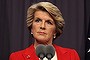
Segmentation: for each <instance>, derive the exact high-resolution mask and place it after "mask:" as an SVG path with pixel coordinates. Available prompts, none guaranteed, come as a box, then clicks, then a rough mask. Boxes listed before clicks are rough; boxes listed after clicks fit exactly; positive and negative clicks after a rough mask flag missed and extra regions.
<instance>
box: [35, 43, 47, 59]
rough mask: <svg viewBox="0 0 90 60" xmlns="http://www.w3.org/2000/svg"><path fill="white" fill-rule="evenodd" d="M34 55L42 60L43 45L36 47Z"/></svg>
mask: <svg viewBox="0 0 90 60" xmlns="http://www.w3.org/2000/svg"><path fill="white" fill-rule="evenodd" d="M36 55H37V56H38V57H39V58H40V59H41V60H43V58H44V57H45V45H43V44H39V45H37V47H36Z"/></svg>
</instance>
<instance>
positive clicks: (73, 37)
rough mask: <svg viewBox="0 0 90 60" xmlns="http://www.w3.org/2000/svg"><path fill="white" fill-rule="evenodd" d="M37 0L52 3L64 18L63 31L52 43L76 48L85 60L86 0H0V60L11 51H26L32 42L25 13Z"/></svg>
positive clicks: (86, 35)
mask: <svg viewBox="0 0 90 60" xmlns="http://www.w3.org/2000/svg"><path fill="white" fill-rule="evenodd" d="M39 1H49V2H52V3H53V4H55V5H56V6H57V7H58V8H59V9H60V10H61V12H62V14H63V17H64V19H65V22H66V24H65V27H64V32H63V34H62V35H61V36H60V37H59V38H58V39H57V40H55V41H54V43H55V44H58V45H60V46H63V47H67V48H73V49H75V50H76V51H77V52H78V54H79V56H80V58H81V60H86V59H85V50H86V51H87V46H89V45H85V42H86V43H87V41H88V40H87V37H88V35H89V34H88V33H89V28H90V26H89V24H90V23H88V22H89V19H90V8H89V6H90V4H89V3H90V1H89V0H85V1H84V0H0V60H8V59H9V55H10V54H11V53H12V52H15V51H18V50H22V49H25V48H26V47H28V46H30V45H31V43H32V42H33V39H32V38H31V36H30V34H29V31H28V29H27V26H26V11H27V8H28V7H29V6H30V5H31V4H34V3H36V2H39ZM85 46H86V47H85ZM85 48H86V49H85ZM86 55H87V54H86Z"/></svg>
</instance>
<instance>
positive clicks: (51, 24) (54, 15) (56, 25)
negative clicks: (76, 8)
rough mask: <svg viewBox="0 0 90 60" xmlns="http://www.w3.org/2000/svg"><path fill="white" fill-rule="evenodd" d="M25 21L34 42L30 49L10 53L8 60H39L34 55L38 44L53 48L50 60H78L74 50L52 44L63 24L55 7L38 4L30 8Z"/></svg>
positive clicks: (44, 3) (49, 4) (48, 4)
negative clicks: (53, 51)
mask: <svg viewBox="0 0 90 60" xmlns="http://www.w3.org/2000/svg"><path fill="white" fill-rule="evenodd" d="M26 21H27V26H28V28H29V31H30V33H31V34H32V35H33V38H34V40H35V41H34V43H33V44H32V45H31V46H30V47H28V48H26V49H24V50H21V51H18V52H15V53H12V54H11V55H10V59H9V60H39V58H38V57H37V56H36V53H35V48H36V46H37V45H39V44H44V45H52V46H53V47H54V48H55V55H54V57H53V58H52V59H51V60H80V59H79V56H78V54H77V52H76V51H75V50H74V49H69V48H63V47H60V46H57V45H55V44H53V43H52V42H53V40H55V39H56V38H57V37H59V36H60V35H61V34H62V32H63V27H64V24H65V22H64V19H63V17H62V14H61V12H60V10H59V9H58V8H57V7H56V6H55V5H53V4H52V3H49V2H39V3H36V4H34V5H32V6H30V7H29V8H28V11H27V20H26ZM44 60H47V58H44Z"/></svg>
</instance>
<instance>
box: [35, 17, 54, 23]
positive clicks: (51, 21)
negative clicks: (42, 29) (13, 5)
mask: <svg viewBox="0 0 90 60" xmlns="http://www.w3.org/2000/svg"><path fill="white" fill-rule="evenodd" d="M35 19H40V20H43V19H41V18H38V17H36V18H35ZM46 21H51V22H53V23H54V21H53V20H52V19H46Z"/></svg>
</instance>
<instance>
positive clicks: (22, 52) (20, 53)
mask: <svg viewBox="0 0 90 60" xmlns="http://www.w3.org/2000/svg"><path fill="white" fill-rule="evenodd" d="M33 50H34V48H33V46H32V45H31V46H30V47H27V48H25V49H23V50H19V51H16V52H13V53H11V54H10V59H11V58H13V59H14V58H21V57H23V56H26V55H28V53H31V52H32V51H33Z"/></svg>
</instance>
